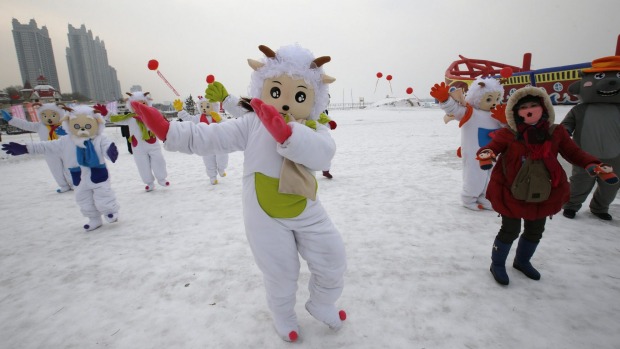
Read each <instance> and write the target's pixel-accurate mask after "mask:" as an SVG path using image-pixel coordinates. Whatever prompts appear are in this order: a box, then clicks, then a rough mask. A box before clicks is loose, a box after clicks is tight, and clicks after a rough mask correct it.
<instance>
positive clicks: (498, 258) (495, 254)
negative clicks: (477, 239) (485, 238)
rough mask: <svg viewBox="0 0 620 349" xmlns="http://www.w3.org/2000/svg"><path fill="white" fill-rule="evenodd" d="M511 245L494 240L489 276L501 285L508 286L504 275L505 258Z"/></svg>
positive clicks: (507, 280)
mask: <svg viewBox="0 0 620 349" xmlns="http://www.w3.org/2000/svg"><path fill="white" fill-rule="evenodd" d="M511 246H512V243H509V244H506V243H503V242H501V241H499V240H498V239H497V238H495V241H494V242H493V250H492V251H491V274H493V278H495V281H497V282H498V283H499V284H501V285H508V282H509V279H508V274H506V258H507V257H508V252H510V247H511Z"/></svg>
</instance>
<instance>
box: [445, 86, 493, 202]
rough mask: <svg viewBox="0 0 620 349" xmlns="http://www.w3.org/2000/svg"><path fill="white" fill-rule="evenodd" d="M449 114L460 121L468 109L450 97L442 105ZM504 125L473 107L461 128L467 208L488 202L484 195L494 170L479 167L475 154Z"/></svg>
mask: <svg viewBox="0 0 620 349" xmlns="http://www.w3.org/2000/svg"><path fill="white" fill-rule="evenodd" d="M440 107H441V109H443V110H444V111H445V112H446V113H447V114H452V115H454V118H455V119H456V120H458V121H459V122H460V121H461V120H462V119H463V117H464V116H465V114H466V112H467V108H466V107H464V106H462V105H460V104H459V103H458V102H457V101H456V100H454V99H452V98H449V99H448V100H447V101H445V102H443V103H441V104H440ZM502 127H503V125H502V124H501V123H500V122H499V121H498V120H496V119H494V118H493V117H492V116H491V112H490V111H484V110H480V109H476V108H472V114H471V117H470V118H469V120H467V121H466V122H465V123H464V124H463V125H462V126H461V158H462V160H463V191H462V192H461V199H462V201H463V204H464V205H465V206H468V207H469V205H473V206H475V205H476V203H481V202H485V203H486V202H487V200H486V198H485V193H486V190H487V184H488V183H489V179H490V177H491V171H488V170H483V169H481V168H480V163H479V161H478V160H476V152H477V151H478V149H480V148H482V147H484V146H485V145H487V144H488V143H489V142H490V141H491V136H490V133H491V132H493V131H495V130H498V129H500V128H502Z"/></svg>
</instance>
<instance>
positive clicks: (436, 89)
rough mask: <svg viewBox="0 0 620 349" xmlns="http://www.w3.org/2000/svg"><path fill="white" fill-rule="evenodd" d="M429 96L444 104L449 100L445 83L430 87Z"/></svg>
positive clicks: (448, 90)
mask: <svg viewBox="0 0 620 349" xmlns="http://www.w3.org/2000/svg"><path fill="white" fill-rule="evenodd" d="M431 96H433V97H435V98H436V99H437V100H438V101H439V102H445V101H447V100H448V98H450V88H449V87H448V86H446V83H445V82H442V83H441V85H440V84H435V86H433V87H431Z"/></svg>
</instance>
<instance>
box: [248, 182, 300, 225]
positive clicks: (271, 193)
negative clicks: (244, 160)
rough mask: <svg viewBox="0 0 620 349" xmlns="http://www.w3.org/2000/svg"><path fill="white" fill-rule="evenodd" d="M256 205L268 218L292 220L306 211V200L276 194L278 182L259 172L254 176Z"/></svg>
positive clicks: (289, 195)
mask: <svg viewBox="0 0 620 349" xmlns="http://www.w3.org/2000/svg"><path fill="white" fill-rule="evenodd" d="M254 185H255V187H256V198H257V199H258V204H259V205H260V207H261V208H262V209H263V211H265V213H266V214H267V215H269V217H272V218H294V217H297V216H299V215H300V214H301V213H302V212H303V211H304V210H305V209H306V203H307V202H306V200H307V199H306V198H305V197H303V196H301V195H295V194H282V193H279V192H278V187H279V185H280V180H279V179H278V178H273V177H269V176H266V175H264V174H262V173H260V172H256V173H255V174H254Z"/></svg>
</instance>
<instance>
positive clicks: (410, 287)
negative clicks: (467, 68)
mask: <svg viewBox="0 0 620 349" xmlns="http://www.w3.org/2000/svg"><path fill="white" fill-rule="evenodd" d="M556 110H557V114H558V116H557V120H558V121H559V120H561V119H562V118H563V116H564V115H565V114H566V112H567V111H568V110H569V107H557V108H556ZM330 116H331V117H332V118H333V119H334V120H336V121H337V122H338V128H337V129H336V130H334V131H332V135H333V137H334V138H335V140H336V143H337V145H338V150H337V153H336V157H335V159H334V161H333V167H332V169H331V170H332V171H331V172H332V174H333V175H334V179H332V180H327V179H325V178H323V177H319V179H318V180H319V195H320V198H321V200H322V202H323V204H324V206H325V207H326V208H327V209H328V210H329V213H330V215H331V218H332V219H333V220H334V222H335V224H336V225H337V226H338V228H339V229H340V231H341V233H342V235H343V238H344V241H345V244H346V248H347V254H348V271H347V274H346V279H345V289H344V294H343V295H342V298H341V299H340V302H339V306H340V307H341V308H342V309H345V310H346V311H347V313H348V318H347V320H346V323H345V326H344V328H343V329H342V330H341V331H340V332H338V333H332V332H331V331H330V330H329V329H328V328H327V327H326V326H325V325H323V324H322V323H319V322H317V321H316V320H315V319H313V318H312V317H311V316H310V315H309V314H308V313H307V312H306V311H305V310H304V308H303V304H304V303H305V300H306V298H307V296H308V291H307V288H306V284H307V281H308V276H309V273H308V271H307V268H306V267H305V266H303V264H302V275H301V277H300V282H299V286H300V287H299V291H298V306H297V313H298V317H299V321H300V325H301V333H300V340H299V342H297V343H294V344H290V343H285V342H283V341H282V340H281V339H280V338H278V336H276V334H275V331H274V330H273V328H272V324H271V319H270V315H269V312H268V310H267V306H266V302H265V296H264V290H263V286H262V279H261V274H260V272H259V271H258V269H257V267H256V265H255V264H254V261H253V257H252V254H251V252H250V249H249V247H248V244H247V242H246V238H245V234H244V229H243V223H242V219H241V173H242V161H243V154H241V153H233V154H231V156H230V165H229V168H228V171H227V172H228V176H227V177H225V178H222V179H220V184H218V185H216V186H212V185H211V184H209V181H208V179H207V176H206V173H205V169H204V165H203V163H202V159H201V158H200V157H198V156H190V155H186V154H181V153H171V152H165V153H164V156H165V157H166V160H167V162H168V171H169V177H168V179H169V180H170V182H171V186H170V187H169V188H161V187H157V188H156V190H155V191H153V192H150V193H146V192H145V191H144V189H143V187H144V184H143V183H141V181H140V179H139V176H138V172H137V170H136V167H135V164H134V162H133V159H132V155H130V154H129V153H128V152H127V150H126V147H125V146H124V139H123V138H122V137H121V135H120V129H119V128H108V129H106V133H107V134H108V135H109V136H110V137H112V138H114V139H115V140H116V142H117V145H119V152H120V156H119V159H118V161H117V163H116V164H110V165H109V168H110V171H111V176H112V187H113V188H114V190H115V192H116V194H117V197H118V200H119V202H120V205H121V211H120V220H119V222H117V223H114V224H107V223H106V224H104V226H103V227H102V228H100V229H97V230H95V231H93V232H89V233H85V232H83V231H82V225H83V224H84V223H85V222H86V219H85V218H84V217H82V216H81V214H80V212H79V210H78V208H77V206H76V204H75V202H74V200H73V193H72V192H69V193H65V194H57V193H56V192H55V189H56V185H55V183H54V182H53V180H52V177H51V175H50V174H49V171H48V169H47V167H46V164H45V162H44V160H43V158H41V157H31V156H20V157H12V158H7V156H6V154H4V153H3V154H2V155H0V157H1V158H0V179H1V183H2V184H1V187H0V188H1V192H0V195H1V198H0V212H1V213H0V227H1V228H0V231H1V232H0V241H1V243H0V347H1V348H293V347H296V348H468V349H472V348H481V349H482V348H528V349H533V348H563V349H568V348H599V349H602V348H609V349H612V348H618V346H619V345H620V331H618V329H619V328H618V324H620V269H619V266H620V229H619V228H620V200H616V201H615V202H614V204H613V205H612V207H611V210H610V214H612V215H613V216H614V217H615V220H613V221H611V222H605V221H601V220H599V219H597V218H596V217H594V216H593V215H592V214H590V213H589V211H588V210H587V204H586V208H585V209H582V210H581V211H580V212H579V213H578V215H577V218H575V219H574V220H568V219H566V218H564V217H562V215H561V214H560V215H556V216H555V217H553V219H552V220H549V221H548V223H547V229H546V232H545V233H544V236H543V240H542V242H541V244H540V245H539V248H538V250H537V252H536V254H535V255H534V258H533V259H532V262H533V264H534V265H535V266H536V267H537V268H538V270H539V271H540V272H541V274H542V279H541V280H540V281H533V280H530V279H527V278H526V277H525V276H524V275H523V274H521V273H520V272H518V271H516V270H514V269H513V268H512V267H509V268H508V272H509V276H510V278H511V279H510V285H509V286H508V287H502V286H499V285H498V284H497V283H496V282H495V281H494V280H493V278H492V276H491V273H490V272H489V264H490V253H491V244H492V242H493V239H494V237H495V234H496V233H497V231H498V229H499V225H500V218H498V217H497V214H496V213H494V212H490V211H484V212H472V211H469V210H467V209H465V208H463V207H461V205H460V199H459V192H460V188H461V163H460V161H459V159H458V158H456V157H455V156H454V153H455V150H456V148H457V147H458V145H459V130H458V127H457V124H456V123H455V122H453V123H450V124H448V125H444V123H443V121H442V116H443V112H442V111H441V110H440V109H436V108H373V109H368V110H354V111H338V110H332V111H331V112H330ZM33 136H34V137H36V136H35V135H33ZM2 138H3V141H4V142H7V141H26V140H28V141H29V140H30V138H31V136H30V135H29V134H26V135H12V136H8V135H3V136H2ZM35 140H36V139H35ZM317 175H319V176H320V174H317ZM514 250H515V248H513V249H512V251H511V253H510V255H509V257H508V258H509V262H510V263H511V261H512V258H513V256H514Z"/></svg>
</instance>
